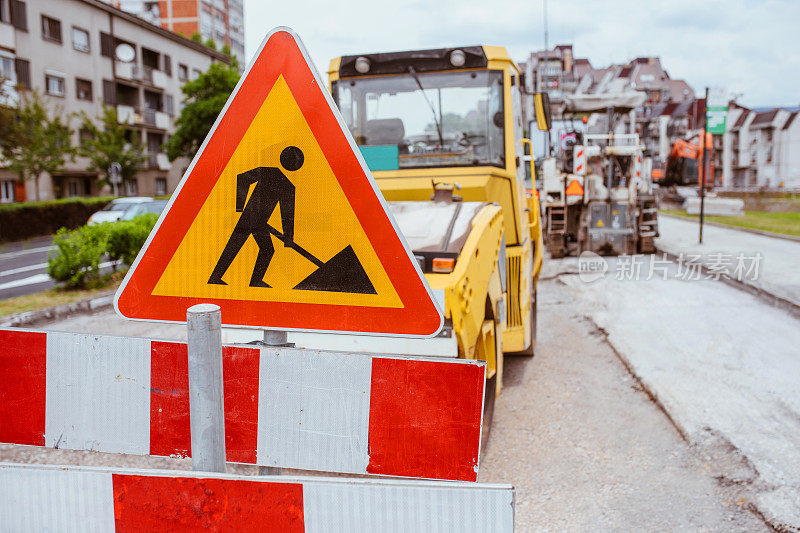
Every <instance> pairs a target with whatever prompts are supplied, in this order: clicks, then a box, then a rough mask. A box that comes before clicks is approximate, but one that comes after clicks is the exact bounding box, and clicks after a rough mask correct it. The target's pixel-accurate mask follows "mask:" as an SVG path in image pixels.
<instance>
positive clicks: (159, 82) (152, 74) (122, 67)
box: [116, 61, 167, 89]
mask: <svg viewBox="0 0 800 533" xmlns="http://www.w3.org/2000/svg"><path fill="white" fill-rule="evenodd" d="M116 72H117V77H118V78H122V79H124V80H131V81H136V82H139V83H144V84H147V85H152V86H154V87H158V88H159V89H164V88H165V87H166V86H167V75H166V74H165V73H164V72H161V71H160V70H155V69H152V68H150V67H141V66H139V65H137V64H136V63H123V62H122V61H117V62H116Z"/></svg>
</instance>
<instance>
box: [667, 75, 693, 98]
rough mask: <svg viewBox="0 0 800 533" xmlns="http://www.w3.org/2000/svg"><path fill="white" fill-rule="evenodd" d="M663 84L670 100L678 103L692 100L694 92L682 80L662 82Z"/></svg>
mask: <svg viewBox="0 0 800 533" xmlns="http://www.w3.org/2000/svg"><path fill="white" fill-rule="evenodd" d="M664 83H666V84H667V88H668V89H669V96H670V98H671V99H672V100H674V101H676V102H680V101H681V100H687V99H688V100H692V99H694V91H693V90H692V88H691V86H690V85H689V84H688V83H686V82H685V81H684V80H664ZM687 91H688V92H687Z"/></svg>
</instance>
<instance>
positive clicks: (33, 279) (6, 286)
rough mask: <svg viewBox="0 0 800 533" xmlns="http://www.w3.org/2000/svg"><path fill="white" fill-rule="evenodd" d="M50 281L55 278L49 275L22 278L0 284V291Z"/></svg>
mask: <svg viewBox="0 0 800 533" xmlns="http://www.w3.org/2000/svg"><path fill="white" fill-rule="evenodd" d="M114 264H115V261H106V262H104V263H100V264H99V265H98V266H99V267H100V268H108V267H110V266H113V265H114ZM37 266H38V265H37ZM22 268H26V267H22ZM9 272H11V271H10V270H7V271H6V272H0V276H5V275H8V273H9ZM48 281H53V278H51V277H50V276H48V275H47V274H36V275H35V276H31V277H29V278H22V279H17V280H14V281H8V282H6V283H0V291H2V290H6V289H14V288H16V287H25V286H27V285H39V284H41V283H47V282H48Z"/></svg>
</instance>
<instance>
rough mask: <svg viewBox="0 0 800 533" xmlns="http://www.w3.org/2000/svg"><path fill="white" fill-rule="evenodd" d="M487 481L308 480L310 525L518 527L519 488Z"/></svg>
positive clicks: (446, 529)
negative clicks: (488, 487) (488, 485)
mask: <svg viewBox="0 0 800 533" xmlns="http://www.w3.org/2000/svg"><path fill="white" fill-rule="evenodd" d="M476 487H483V485H473V486H466V487H465V486H464V485H463V484H461V483H451V484H449V486H447V487H441V486H437V487H425V486H424V485H416V484H412V485H405V484H402V483H396V484H392V483H386V484H382V485H375V484H356V483H350V484H332V483H308V482H307V483H305V485H304V487H303V509H304V511H305V522H306V531H315V532H316V531H326V532H330V531H336V532H339V531H341V532H342V533H345V532H350V531H363V532H380V533H392V532H403V531H425V532H430V533H451V532H453V531H464V532H473V531H475V532H479V531H480V532H488V531H513V529H514V515H513V512H509V511H511V510H512V508H513V491H501V490H496V491H481V490H477V491H476V490H474V489H475V488H476Z"/></svg>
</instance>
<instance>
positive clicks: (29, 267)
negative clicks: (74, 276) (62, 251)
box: [0, 235, 55, 300]
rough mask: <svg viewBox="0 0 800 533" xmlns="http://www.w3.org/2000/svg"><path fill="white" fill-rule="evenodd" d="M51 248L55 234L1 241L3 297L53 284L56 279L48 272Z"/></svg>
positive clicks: (0, 292) (1, 292)
mask: <svg viewBox="0 0 800 533" xmlns="http://www.w3.org/2000/svg"><path fill="white" fill-rule="evenodd" d="M52 249H53V236H52V235H48V236H45V237H36V238H34V239H29V240H27V241H22V242H13V243H7V244H0V300H4V299H6V298H13V297H14V296H22V295H23V294H31V293H34V292H39V291H44V290H47V289H51V288H53V287H54V286H55V283H54V282H53V280H52V279H51V278H50V276H48V275H47V255H48V254H49V253H50V251H51V250H52Z"/></svg>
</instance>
